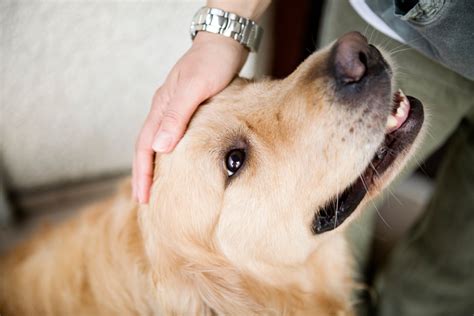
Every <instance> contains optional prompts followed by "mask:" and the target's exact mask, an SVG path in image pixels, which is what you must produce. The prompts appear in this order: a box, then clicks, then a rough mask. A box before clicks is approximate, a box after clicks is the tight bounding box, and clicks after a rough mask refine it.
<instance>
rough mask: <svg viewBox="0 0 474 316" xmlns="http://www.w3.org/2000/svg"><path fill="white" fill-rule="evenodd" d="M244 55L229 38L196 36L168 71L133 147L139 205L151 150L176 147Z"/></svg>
mask: <svg viewBox="0 0 474 316" xmlns="http://www.w3.org/2000/svg"><path fill="white" fill-rule="evenodd" d="M247 55H248V51H247V49H245V48H244V47H243V46H242V45H241V44H240V43H238V42H236V41H234V40H233V39H230V38H227V37H224V36H221V35H218V34H212V33H207V32H199V33H198V34H197V36H196V38H195V39H194V42H193V44H192V46H191V48H190V49H189V50H188V51H187V52H186V53H185V54H184V55H183V57H181V59H180V60H179V61H178V62H177V63H176V65H175V66H174V67H173V69H172V70H171V71H170V73H169V74H168V76H167V78H166V80H165V82H164V83H163V85H162V86H161V87H159V88H158V90H157V91H156V92H155V95H154V96H153V100H152V105H151V109H150V112H149V113H148V116H147V118H146V120H145V123H144V124H143V127H142V129H141V131H140V134H139V136H138V139H137V142H136V146H135V155H134V159H133V171H132V175H133V176H132V185H133V195H134V198H135V199H137V200H138V201H139V202H140V203H147V202H148V200H149V195H150V187H151V184H152V180H153V170H154V156H155V152H157V153H168V152H170V151H172V150H173V149H174V147H175V146H176V144H177V143H178V141H179V140H180V139H181V137H182V136H183V134H184V132H185V130H186V127H187V125H188V122H189V120H190V119H191V116H192V115H193V113H194V112H195V111H196V109H197V107H198V106H199V105H200V104H201V103H202V102H203V101H204V100H206V99H208V98H210V97H212V96H214V95H215V94H217V93H218V92H220V91H221V90H222V89H224V88H225V87H226V86H227V85H228V84H229V83H230V82H231V81H232V79H233V78H234V77H235V75H236V74H237V73H238V72H239V71H240V69H241V68H242V66H243V64H244V62H245V60H246V58H247Z"/></svg>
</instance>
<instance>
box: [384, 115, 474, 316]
mask: <svg viewBox="0 0 474 316" xmlns="http://www.w3.org/2000/svg"><path fill="white" fill-rule="evenodd" d="M472 117H473V118H472V121H469V120H468V119H466V120H465V121H463V122H462V123H461V125H460V127H459V128H458V129H457V131H456V133H455V135H454V136H453V138H452V140H451V143H450V146H449V151H448V153H447V155H446V157H445V159H444V161H443V164H442V167H441V170H440V173H439V176H438V181H437V186H436V189H435V192H434V196H433V199H432V200H431V202H430V204H429V206H428V208H427V210H426V212H425V214H424V215H423V217H422V218H421V219H420V220H419V221H418V222H417V224H416V225H415V226H414V227H413V228H412V229H411V230H410V232H409V233H408V234H407V236H406V237H405V238H404V239H403V241H402V242H401V243H399V245H398V246H397V247H396V248H395V251H394V252H393V253H392V256H391V259H390V260H389V261H388V265H387V267H386V269H385V270H384V271H383V273H382V274H381V275H380V278H379V279H378V282H377V290H378V292H379V295H380V297H379V301H378V302H377V304H376V306H377V307H376V310H377V313H376V314H377V315H384V316H385V315H389V316H392V315H393V316H398V315H404V316H411V315H414V316H423V315H427V316H428V315H429V316H435V315H453V316H457V315H472V314H473V313H474V270H473V269H474V245H473V243H474V111H473V113H472Z"/></svg>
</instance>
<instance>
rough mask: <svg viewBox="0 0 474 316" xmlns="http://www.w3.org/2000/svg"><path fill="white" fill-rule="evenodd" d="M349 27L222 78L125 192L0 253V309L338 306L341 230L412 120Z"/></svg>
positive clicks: (321, 311)
mask: <svg viewBox="0 0 474 316" xmlns="http://www.w3.org/2000/svg"><path fill="white" fill-rule="evenodd" d="M393 86H394V84H393V71H392V66H390V64H389V62H388V61H386V59H385V58H384V57H383V56H382V54H381V53H380V52H379V50H378V49H377V48H376V47H374V46H372V45H369V44H368V43H367V39H366V38H365V37H364V36H362V35H361V34H359V33H356V32H353V33H348V34H346V35H344V36H343V37H341V38H340V39H339V40H337V41H336V42H335V43H333V44H332V45H330V46H328V47H326V48H325V49H322V50H320V51H319V52H316V53H314V54H313V55H311V56H310V57H309V58H308V59H307V60H306V61H304V62H303V63H302V64H301V65H300V66H299V67H298V68H297V69H296V70H295V71H294V72H293V73H292V74H291V75H290V76H288V77H287V78H285V79H283V80H263V81H247V80H243V79H235V80H234V82H233V83H232V84H231V85H230V86H229V87H228V88H227V89H225V90H224V91H222V92H221V93H220V94H218V95H217V96H215V97H213V98H212V99H210V100H209V101H208V102H207V103H206V104H204V105H202V106H201V107H200V109H199V111H198V112H197V113H196V114H195V116H194V117H193V119H192V121H191V123H190V125H189V128H188V130H187V132H186V135H185V136H184V138H183V139H182V140H181V142H180V143H179V145H178V146H177V148H176V149H175V150H174V151H173V152H172V153H171V154H167V155H162V156H160V157H157V160H156V168H155V178H154V182H153V186H152V194H151V200H150V202H149V204H148V205H138V204H137V203H135V202H134V201H133V200H132V199H131V192H130V185H129V184H126V185H124V186H123V188H122V189H121V191H120V192H119V193H118V194H117V195H116V196H114V197H113V198H111V199H109V200H107V201H104V202H102V203H99V204H97V205H94V206H91V207H90V208H89V209H86V210H84V211H83V212H82V213H81V214H80V215H79V216H78V217H77V218H74V219H72V220H70V221H68V222H66V223H64V224H62V225H59V226H58V227H54V228H52V229H50V230H49V231H47V232H44V233H41V234H38V235H37V236H36V237H34V238H33V239H31V240H30V241H29V242H27V243H25V244H23V245H22V246H20V247H19V248H16V249H14V250H12V251H11V252H9V254H8V255H6V256H4V257H2V259H1V264H0V265H1V267H0V273H1V285H0V311H1V314H2V316H4V315H223V314H225V315H351V314H353V303H354V302H353V301H352V300H351V291H352V290H353V289H354V285H355V282H354V281H353V278H352V274H353V271H352V269H351V256H350V253H349V251H348V247H347V242H346V239H345V236H344V231H345V229H346V227H347V225H348V223H349V222H350V220H351V219H353V218H354V217H355V216H356V214H357V213H358V212H360V210H361V209H363V208H364V204H366V203H367V201H369V200H370V199H371V198H373V197H374V196H375V195H377V194H378V193H379V192H380V191H381V189H383V188H384V187H385V186H386V185H387V184H388V183H389V182H390V180H391V179H392V178H393V177H394V176H395V175H396V174H397V172H398V171H399V170H400V169H401V167H402V166H403V164H404V162H405V161H406V160H407V158H408V157H409V155H410V154H409V153H410V152H411V151H412V150H413V147H414V146H412V145H413V144H414V142H415V140H416V139H417V138H418V137H417V135H418V134H419V131H420V129H421V126H422V125H423V108H422V105H421V103H420V102H419V101H418V100H416V99H415V98H412V97H407V96H405V95H404V94H403V93H402V92H400V91H399V92H395V89H394V87H393Z"/></svg>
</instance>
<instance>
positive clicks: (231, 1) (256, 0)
mask: <svg viewBox="0 0 474 316" xmlns="http://www.w3.org/2000/svg"><path fill="white" fill-rule="evenodd" d="M270 2H271V0H208V1H207V6H208V7H211V8H219V9H222V10H224V11H229V12H232V13H235V14H238V15H240V16H243V17H245V18H249V19H251V20H257V19H258V18H260V16H261V15H262V14H263V12H265V10H266V9H267V8H268V6H269V5H270Z"/></svg>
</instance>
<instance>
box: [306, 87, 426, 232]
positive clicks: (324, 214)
mask: <svg viewBox="0 0 474 316" xmlns="http://www.w3.org/2000/svg"><path fill="white" fill-rule="evenodd" d="M393 100H394V102H393V109H392V113H391V115H390V116H389V117H388V120H387V127H386V132H385V138H384V140H383V142H382V144H381V145H380V147H379V149H378V150H377V152H376V153H375V155H374V157H373V158H372V161H371V162H370V163H369V165H368V166H367V168H366V169H365V170H364V172H363V173H362V174H361V175H360V176H359V178H358V179H357V180H356V181H355V182H354V183H352V184H351V185H350V186H349V187H347V188H346V189H345V190H344V191H343V192H342V193H341V194H340V195H338V196H337V197H334V198H333V199H332V200H331V201H330V202H329V203H327V205H326V206H325V207H324V208H322V209H320V210H319V212H318V213H317V214H316V215H315V217H314V219H313V223H312V227H311V228H312V231H313V233H314V234H320V233H323V232H326V231H329V230H332V229H334V228H336V227H337V226H339V225H340V224H341V223H342V222H343V221H344V220H345V219H347V218H348V217H349V216H350V215H351V214H352V212H354V210H355V209H356V208H357V206H358V205H359V203H360V202H361V201H362V199H363V198H364V196H365V195H366V194H367V193H368V192H369V191H370V190H371V189H372V188H373V186H374V184H375V180H377V179H378V178H380V177H381V176H382V175H383V174H384V173H385V172H386V171H387V170H388V169H389V167H390V166H391V165H392V164H393V162H394V161H395V160H396V159H397V157H399V156H400V154H402V153H404V152H406V150H407V149H408V148H410V146H411V145H412V144H413V142H414V140H415V139H416V136H417V135H418V132H419V131H420V129H421V126H422V125H423V119H424V115H423V106H422V104H421V102H420V101H419V100H418V99H416V98H414V97H411V96H408V97H407V96H405V95H404V94H403V92H402V91H401V90H399V91H398V92H396V93H395V95H394V98H393Z"/></svg>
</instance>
